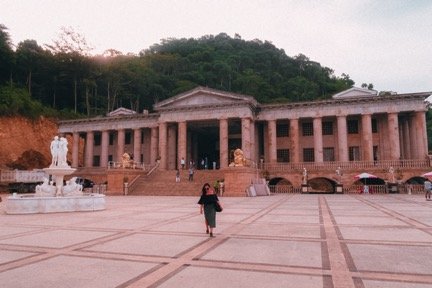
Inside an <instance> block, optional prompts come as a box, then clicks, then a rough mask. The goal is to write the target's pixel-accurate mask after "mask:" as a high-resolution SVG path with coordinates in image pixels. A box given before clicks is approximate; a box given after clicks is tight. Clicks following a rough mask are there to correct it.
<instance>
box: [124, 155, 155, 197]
mask: <svg viewBox="0 0 432 288" xmlns="http://www.w3.org/2000/svg"><path fill="white" fill-rule="evenodd" d="M157 167H159V162H156V164H155V165H153V166H152V168H151V169H150V170H149V171H148V172H147V173H146V174H145V175H141V174H139V175H137V176H136V177H135V178H134V179H132V181H131V182H129V184H128V189H129V192H133V189H134V187H135V185H136V183H137V182H138V179H139V178H141V177H142V176H146V177H147V176H150V175H151V174H152V173H153V172H154V171H155V170H156V168H157Z"/></svg>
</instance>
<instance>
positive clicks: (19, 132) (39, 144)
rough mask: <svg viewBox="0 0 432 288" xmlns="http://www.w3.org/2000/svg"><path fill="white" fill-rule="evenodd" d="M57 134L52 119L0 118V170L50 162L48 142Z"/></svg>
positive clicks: (39, 165) (26, 167)
mask: <svg viewBox="0 0 432 288" xmlns="http://www.w3.org/2000/svg"><path fill="white" fill-rule="evenodd" d="M57 134H58V126H57V122H56V121H55V120H53V119H47V118H44V117H40V118H39V119H37V120H30V119H26V118H23V117H0V169H11V168H15V169H34V168H45V167H47V166H48V165H49V163H50V161H51V154H50V151H49V146H50V142H51V140H52V138H53V137H54V136H55V135H57Z"/></svg>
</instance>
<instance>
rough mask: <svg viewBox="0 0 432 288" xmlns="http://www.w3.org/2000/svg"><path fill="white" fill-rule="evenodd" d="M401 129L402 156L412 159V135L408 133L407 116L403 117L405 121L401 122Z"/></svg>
mask: <svg viewBox="0 0 432 288" xmlns="http://www.w3.org/2000/svg"><path fill="white" fill-rule="evenodd" d="M402 125H403V126H402V129H403V147H404V149H403V158H404V159H413V158H414V157H412V155H411V142H410V139H411V137H412V135H411V133H410V127H409V118H408V119H405V121H404V122H403V124H402Z"/></svg>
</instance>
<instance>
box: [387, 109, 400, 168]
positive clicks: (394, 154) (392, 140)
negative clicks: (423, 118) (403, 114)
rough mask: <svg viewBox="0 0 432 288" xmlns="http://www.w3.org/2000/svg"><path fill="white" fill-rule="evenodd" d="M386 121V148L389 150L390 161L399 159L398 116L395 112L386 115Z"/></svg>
mask: <svg viewBox="0 0 432 288" xmlns="http://www.w3.org/2000/svg"><path fill="white" fill-rule="evenodd" d="M387 119H388V120H387V121H388V135H389V138H388V139H389V141H388V148H389V149H390V160H399V159H400V145H399V122H398V114H397V113H395V112H392V113H388V114H387Z"/></svg>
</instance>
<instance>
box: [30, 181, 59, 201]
mask: <svg viewBox="0 0 432 288" xmlns="http://www.w3.org/2000/svg"><path fill="white" fill-rule="evenodd" d="M56 190H57V189H56V187H55V186H54V185H52V182H51V184H49V180H48V178H46V177H44V178H43V183H42V184H40V185H37V186H36V194H35V196H39V197H44V196H49V197H54V196H55V195H56Z"/></svg>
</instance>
